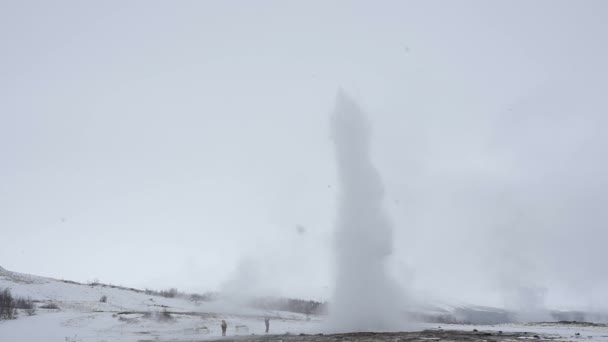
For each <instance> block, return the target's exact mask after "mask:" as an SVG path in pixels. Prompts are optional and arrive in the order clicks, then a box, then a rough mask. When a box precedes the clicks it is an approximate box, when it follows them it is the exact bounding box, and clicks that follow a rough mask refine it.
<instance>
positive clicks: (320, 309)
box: [250, 297, 327, 315]
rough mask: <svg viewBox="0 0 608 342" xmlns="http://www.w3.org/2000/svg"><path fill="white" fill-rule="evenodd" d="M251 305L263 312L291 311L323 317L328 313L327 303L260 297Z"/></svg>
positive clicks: (252, 301)
mask: <svg viewBox="0 0 608 342" xmlns="http://www.w3.org/2000/svg"><path fill="white" fill-rule="evenodd" d="M250 305H251V306H252V307H254V308H258V309H263V310H280V311H289V312H297V313H302V314H306V315H322V314H326V313H327V303H326V302H317V301H314V300H303V299H292V298H274V297H258V298H254V299H253V300H251V302H250Z"/></svg>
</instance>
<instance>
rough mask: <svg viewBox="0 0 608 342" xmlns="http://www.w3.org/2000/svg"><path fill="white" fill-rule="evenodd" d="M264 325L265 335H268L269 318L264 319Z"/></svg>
mask: <svg viewBox="0 0 608 342" xmlns="http://www.w3.org/2000/svg"><path fill="white" fill-rule="evenodd" d="M264 324H266V333H267V334H268V328H270V317H264Z"/></svg>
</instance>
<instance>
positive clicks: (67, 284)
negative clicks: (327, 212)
mask: <svg viewBox="0 0 608 342" xmlns="http://www.w3.org/2000/svg"><path fill="white" fill-rule="evenodd" d="M3 288H9V289H10V291H11V293H12V294H13V295H14V296H16V297H25V298H31V299H32V300H34V301H35V305H36V307H37V311H36V314H35V315H32V316H29V315H27V314H26V312H25V311H21V312H19V317H18V318H17V319H15V320H4V321H0V342H4V341H19V342H38V341H45V342H46V341H49V342H51V341H58V342H59V341H62V342H68V341H73V342H75V341H81V342H88V341H125V342H126V341H129V342H131V341H200V340H208V339H217V338H219V337H221V328H220V324H221V321H222V320H226V322H227V323H228V334H227V335H228V336H237V335H247V336H251V335H252V334H255V335H260V334H264V328H265V326H264V317H271V322H270V333H274V334H285V333H290V334H300V333H309V334H310V333H314V334H316V333H319V332H327V331H328V330H327V326H325V325H324V324H323V318H324V317H322V316H314V315H311V316H306V315H303V314H298V313H292V312H285V311H273V310H260V309H255V308H251V307H248V306H247V305H242V304H239V303H235V302H230V301H226V300H221V299H218V300H214V301H199V302H195V301H192V300H191V299H189V297H178V298H165V297H162V296H155V295H150V294H146V292H145V291H141V290H138V289H130V288H124V287H118V286H111V285H102V284H95V285H91V284H80V283H76V282H72V281H67V280H58V279H52V278H45V277H38V276H33V275H27V274H21V273H17V272H11V271H7V270H5V269H3V268H0V289H3ZM104 296H105V297H106V298H107V301H106V302H101V301H100V299H101V298H102V297H104ZM49 304H55V305H57V306H58V309H45V308H44V307H47V306H48V305H49ZM408 314H409V316H410V319H415V320H419V321H426V322H427V323H418V324H415V325H412V324H405V325H404V328H403V330H422V329H429V328H435V329H436V328H437V327H438V326H442V327H443V329H458V330H472V329H479V330H480V331H481V330H494V331H499V330H501V331H505V332H506V331H528V332H532V331H536V332H539V333H542V334H554V335H559V336H562V337H564V338H566V339H568V338H569V337H571V336H574V337H577V336H579V335H576V334H577V333H580V334H581V335H580V336H591V337H592V338H593V339H594V340H597V341H600V340H602V341H606V340H607V339H608V338H605V337H606V336H608V328H607V327H606V325H604V324H580V323H574V324H573V323H543V324H534V325H531V324H524V325H522V324H516V323H513V322H510V320H511V317H512V315H513V314H512V313H511V312H508V311H506V310H503V309H498V308H488V307H479V306H470V305H450V304H445V303H438V304H434V305H429V304H426V305H424V306H420V307H417V308H411V311H410V312H409V313H408ZM554 314H555V312H554ZM557 314H558V316H555V317H561V316H559V315H564V317H570V316H569V315H576V314H577V313H575V312H562V313H559V312H558V313H557ZM581 314H583V313H581ZM597 317H598V319H599V320H603V319H606V317H604V316H597ZM570 320H572V319H570ZM450 323H452V324H450ZM454 323H473V324H476V325H463V324H454ZM481 324H486V325H481Z"/></svg>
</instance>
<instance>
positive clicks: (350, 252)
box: [330, 91, 399, 331]
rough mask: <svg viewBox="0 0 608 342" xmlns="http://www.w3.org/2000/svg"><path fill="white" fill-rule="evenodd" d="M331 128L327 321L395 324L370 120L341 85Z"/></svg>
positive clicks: (338, 326)
mask: <svg viewBox="0 0 608 342" xmlns="http://www.w3.org/2000/svg"><path fill="white" fill-rule="evenodd" d="M331 132H332V139H333V141H334V143H335V147H336V161H337V167H338V181H339V198H338V214H337V222H336V226H335V236H334V238H335V241H334V253H335V260H336V265H335V267H336V269H335V272H336V279H335V291H336V292H335V295H334V299H333V302H332V306H331V308H330V310H331V312H330V323H331V327H332V328H333V329H335V330H338V331H379V330H393V329H399V327H398V326H397V325H396V323H397V322H398V320H399V315H398V310H397V302H398V300H397V297H398V295H397V291H395V289H396V288H395V286H394V284H393V282H392V281H391V280H390V278H389V277H388V275H387V271H386V261H387V258H388V256H389V255H390V254H391V250H392V227H391V224H390V222H389V220H388V218H387V216H386V214H385V212H384V210H383V207H382V205H383V201H382V200H383V197H384V191H383V187H382V182H381V180H380V175H379V174H378V171H377V170H376V169H375V168H374V166H373V165H372V163H371V160H370V138H371V137H370V133H371V126H370V123H369V121H368V120H367V118H366V117H365V115H364V113H363V112H362V111H361V109H360V108H359V107H358V106H357V104H356V103H355V102H354V101H353V100H352V99H350V98H349V97H348V96H347V95H346V94H344V93H343V92H342V91H339V92H338V95H337V98H336V108H335V110H334V113H333V115H332V118H331Z"/></svg>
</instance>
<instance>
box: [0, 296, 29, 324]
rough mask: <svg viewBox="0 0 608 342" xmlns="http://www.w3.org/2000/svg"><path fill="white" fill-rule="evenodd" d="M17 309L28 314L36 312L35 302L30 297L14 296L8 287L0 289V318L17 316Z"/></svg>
mask: <svg viewBox="0 0 608 342" xmlns="http://www.w3.org/2000/svg"><path fill="white" fill-rule="evenodd" d="M18 309H19V310H23V311H24V312H25V314H26V315H28V316H32V315H35V314H36V304H34V301H32V300H31V299H30V298H21V297H14V296H13V295H12V294H11V290H10V289H9V288H5V289H3V290H2V291H0V320H3V319H15V318H17V316H18V311H17V310H18Z"/></svg>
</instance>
